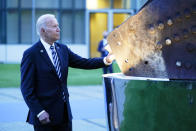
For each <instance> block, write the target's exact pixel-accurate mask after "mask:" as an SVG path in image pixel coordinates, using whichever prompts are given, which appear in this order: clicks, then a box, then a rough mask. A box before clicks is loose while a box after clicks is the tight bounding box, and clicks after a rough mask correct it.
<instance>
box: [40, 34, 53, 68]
mask: <svg viewBox="0 0 196 131" xmlns="http://www.w3.org/2000/svg"><path fill="white" fill-rule="evenodd" d="M40 41H41V43H42V45H43V46H44V48H45V50H46V52H47V54H48V56H49V58H50V60H51V61H52V64H53V65H54V61H53V58H52V50H51V49H50V46H51V45H50V44H48V43H47V42H45V41H44V40H43V39H42V38H40ZM52 46H54V47H55V44H54V43H53V44H52ZM54 50H55V51H56V49H55V48H54Z"/></svg>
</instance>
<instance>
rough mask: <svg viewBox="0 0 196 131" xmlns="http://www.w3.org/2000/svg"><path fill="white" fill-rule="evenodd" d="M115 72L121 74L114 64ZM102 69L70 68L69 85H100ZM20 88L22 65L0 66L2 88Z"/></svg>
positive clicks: (0, 85) (0, 84)
mask: <svg viewBox="0 0 196 131" xmlns="http://www.w3.org/2000/svg"><path fill="white" fill-rule="evenodd" d="M113 69H114V72H120V70H119V68H118V65H117V64H116V63H114V64H113ZM101 83H102V69H96V70H81V69H74V68H69V75H68V85H100V84H101ZM19 86H20V65H19V64H0V87H19Z"/></svg>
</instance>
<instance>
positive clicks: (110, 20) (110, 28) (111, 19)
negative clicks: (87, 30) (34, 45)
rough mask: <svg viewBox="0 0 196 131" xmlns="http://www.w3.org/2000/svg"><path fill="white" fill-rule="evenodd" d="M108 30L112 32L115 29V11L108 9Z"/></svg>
mask: <svg viewBox="0 0 196 131" xmlns="http://www.w3.org/2000/svg"><path fill="white" fill-rule="evenodd" d="M107 28H108V29H107V30H108V32H111V31H112V30H113V11H111V10H109V11H108V25H107Z"/></svg>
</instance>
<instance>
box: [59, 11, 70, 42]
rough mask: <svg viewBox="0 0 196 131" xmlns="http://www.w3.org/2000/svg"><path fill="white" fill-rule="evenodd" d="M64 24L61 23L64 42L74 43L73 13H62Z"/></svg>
mask: <svg viewBox="0 0 196 131" xmlns="http://www.w3.org/2000/svg"><path fill="white" fill-rule="evenodd" d="M61 23H62V25H61V40H62V43H64V44H66V43H69V44H71V43H73V41H72V32H73V30H72V13H70V12H65V13H62V22H61Z"/></svg>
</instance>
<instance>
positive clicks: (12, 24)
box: [7, 11, 18, 43]
mask: <svg viewBox="0 0 196 131" xmlns="http://www.w3.org/2000/svg"><path fill="white" fill-rule="evenodd" d="M7 43H18V12H17V11H8V12H7Z"/></svg>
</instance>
